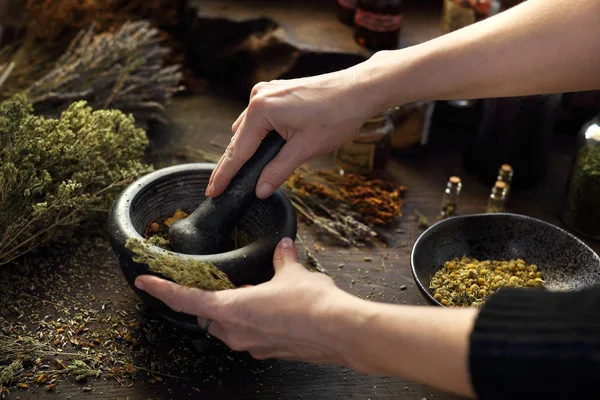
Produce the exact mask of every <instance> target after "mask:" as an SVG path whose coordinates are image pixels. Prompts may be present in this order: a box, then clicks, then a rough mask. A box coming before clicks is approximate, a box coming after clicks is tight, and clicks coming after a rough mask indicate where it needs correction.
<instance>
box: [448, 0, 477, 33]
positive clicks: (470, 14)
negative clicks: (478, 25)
mask: <svg viewBox="0 0 600 400" xmlns="http://www.w3.org/2000/svg"><path fill="white" fill-rule="evenodd" d="M476 21H477V16H476V15H475V10H473V9H472V8H471V7H469V5H468V4H467V5H463V2H462V1H461V0H445V1H444V19H443V25H444V31H445V32H453V31H456V30H459V29H461V28H464V27H465V26H469V25H472V24H474V23H475V22H476Z"/></svg>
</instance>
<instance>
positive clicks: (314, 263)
mask: <svg viewBox="0 0 600 400" xmlns="http://www.w3.org/2000/svg"><path fill="white" fill-rule="evenodd" d="M296 240H297V241H298V242H299V243H300V244H301V245H302V247H304V254H305V256H306V264H307V265H308V267H309V268H312V269H314V270H315V271H317V272H320V273H322V274H325V275H329V271H327V269H326V268H325V267H323V265H321V262H320V261H319V259H318V258H317V257H315V255H314V254H313V253H312V251H310V249H309V248H308V246H307V245H306V244H305V243H304V240H303V239H302V237H301V236H300V235H297V237H296Z"/></svg>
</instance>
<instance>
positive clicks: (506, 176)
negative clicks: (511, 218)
mask: <svg viewBox="0 0 600 400" xmlns="http://www.w3.org/2000/svg"><path fill="white" fill-rule="evenodd" d="M513 175H514V171H513V169H512V166H510V164H502V166H500V170H499V171H498V178H496V180H497V181H500V182H504V183H506V197H507V198H508V195H509V194H510V184H511V183H512V179H513Z"/></svg>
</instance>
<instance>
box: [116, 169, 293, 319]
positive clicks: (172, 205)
mask: <svg viewBox="0 0 600 400" xmlns="http://www.w3.org/2000/svg"><path fill="white" fill-rule="evenodd" d="M215 166H216V165H215V164H205V163H195V164H183V165H177V166H173V167H168V168H164V169H161V170H158V171H155V172H152V173H150V174H148V175H146V176H144V177H142V178H140V179H138V180H137V181H136V182H134V183H133V184H131V185H130V186H129V187H127V188H126V189H125V190H124V191H123V193H121V195H120V196H119V198H118V199H117V200H116V201H115V203H114V205H113V207H112V209H111V212H110V215H109V219H108V227H109V239H110V244H111V246H112V248H113V250H114V251H115V253H116V254H117V257H118V259H119V264H120V266H121V271H122V272H123V275H124V276H125V279H126V280H127V282H128V283H129V285H130V286H131V288H132V289H133V290H134V291H135V292H136V293H137V295H138V296H140V298H141V299H142V300H143V301H144V303H145V304H146V305H147V306H148V307H149V308H151V309H152V310H153V311H155V312H156V313H157V314H159V315H160V316H162V317H163V318H165V319H167V320H168V321H170V322H172V323H174V324H176V325H177V326H180V327H183V328H186V329H193V330H199V329H200V328H199V327H198V325H197V322H196V318H194V317H191V316H189V315H186V314H183V313H177V312H174V311H173V310H171V309H170V308H169V307H167V305H165V304H164V303H163V302H161V301H159V300H157V299H155V298H154V297H152V296H149V295H148V294H146V293H145V292H143V291H140V290H138V289H137V288H136V287H135V286H134V284H133V283H134V281H135V278H136V277H137V276H138V275H142V274H147V273H149V272H148V267H147V266H146V265H145V264H139V263H136V262H134V261H133V260H132V257H133V256H134V255H133V253H132V252H131V251H130V250H128V249H126V248H125V244H126V242H127V240H128V239H130V238H137V239H140V240H143V237H142V234H143V233H144V231H145V230H146V227H147V226H148V225H149V224H150V223H152V222H153V221H155V220H157V219H160V218H165V217H168V216H170V215H173V213H174V212H175V211H176V210H177V209H178V208H179V209H182V210H183V211H185V212H187V213H191V212H192V211H193V210H195V209H196V208H197V207H198V205H200V203H201V202H202V201H203V200H204V199H205V196H204V191H205V189H206V186H207V185H208V180H209V178H210V175H211V173H212V171H213V169H214V168H215ZM296 223H297V222H296V213H295V211H294V208H293V207H292V204H291V203H290V201H289V199H288V198H287V196H286V195H285V194H284V193H283V192H282V191H281V190H277V191H276V192H275V193H274V194H273V195H272V196H270V197H269V198H268V199H265V200H256V201H255V202H254V203H253V205H252V206H251V207H250V209H249V210H248V212H247V213H246V214H245V216H244V217H243V218H242V220H241V221H240V223H239V225H238V229H240V230H241V231H243V232H244V233H246V235H247V236H248V237H249V238H250V239H251V243H250V244H249V245H247V246H245V247H242V248H239V249H236V250H233V251H229V252H226V253H221V254H212V255H186V254H181V253H172V254H173V255H174V256H175V257H181V258H182V259H189V258H193V259H196V260H199V261H204V262H210V263H213V264H214V265H215V266H217V267H218V268H219V269H220V270H222V271H223V272H225V273H226V274H227V276H228V277H229V279H230V280H231V281H232V283H233V284H234V285H236V286H241V285H255V284H259V283H262V282H265V281H267V280H269V279H270V278H271V277H272V276H273V253H274V251H275V247H276V246H277V244H278V243H279V241H280V240H281V239H282V238H284V237H290V238H292V239H295V238H296V229H297V225H296ZM151 249H152V251H157V252H164V251H165V250H163V249H161V248H159V247H157V246H152V247H151Z"/></svg>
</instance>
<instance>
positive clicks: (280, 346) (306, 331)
mask: <svg viewBox="0 0 600 400" xmlns="http://www.w3.org/2000/svg"><path fill="white" fill-rule="evenodd" d="M273 262H274V267H275V276H274V278H273V279H272V280H271V281H269V282H266V283H264V284H261V285H257V286H249V287H243V288H238V289H233V290H225V291H219V292H208V291H202V290H200V289H195V288H189V287H184V286H180V285H177V284H175V283H172V282H169V281H166V280H162V279H159V278H157V277H154V276H149V275H146V276H140V277H138V278H137V279H136V282H135V284H136V286H137V287H138V288H139V289H141V290H144V291H146V292H148V293H149V294H151V295H152V296H154V297H156V298H158V299H160V300H162V301H163V302H164V303H165V304H167V305H168V306H169V307H171V308H172V309H173V310H175V311H178V312H184V313H186V314H191V315H195V316H197V317H198V323H199V325H200V326H202V327H203V326H204V325H205V323H206V320H207V319H208V318H210V319H212V320H213V321H212V323H211V324H210V327H209V331H210V332H209V333H210V334H211V335H213V336H215V337H217V338H219V339H220V340H222V341H223V342H224V343H225V344H227V345H228V346H229V347H230V348H231V349H232V350H235V351H248V352H250V354H251V355H252V356H253V357H255V358H257V359H266V358H279V359H288V360H296V361H306V362H319V363H330V364H337V365H345V361H344V359H343V357H344V354H345V351H344V349H347V348H349V347H348V346H351V342H352V341H354V334H355V332H358V331H360V329H358V327H355V326H353V324H355V323H357V322H358V320H356V321H355V316H356V314H357V313H356V310H357V307H356V302H360V301H361V300H359V299H357V298H355V297H353V296H351V295H349V294H347V293H346V292H344V291H342V290H341V289H339V288H337V287H336V286H335V284H334V283H333V281H332V280H331V279H330V278H329V277H327V276H325V275H322V274H319V273H313V272H309V271H308V270H306V269H305V268H304V267H303V266H302V265H301V264H299V263H298V259H297V253H296V250H295V248H294V244H293V242H292V240H291V239H283V240H282V241H281V242H280V243H279V246H278V247H277V249H276V251H275V254H274V257H273Z"/></svg>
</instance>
